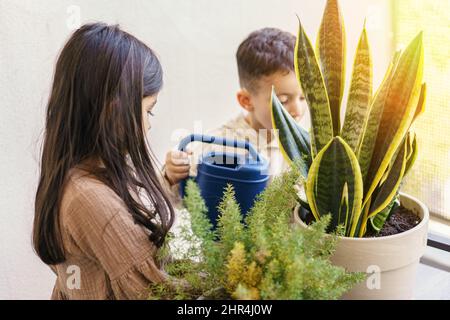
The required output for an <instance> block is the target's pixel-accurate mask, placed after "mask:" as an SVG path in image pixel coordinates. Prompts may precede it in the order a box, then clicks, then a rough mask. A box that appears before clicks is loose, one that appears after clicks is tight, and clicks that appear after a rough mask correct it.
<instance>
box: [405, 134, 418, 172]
mask: <svg viewBox="0 0 450 320" xmlns="http://www.w3.org/2000/svg"><path fill="white" fill-rule="evenodd" d="M409 140H410V144H411V152H410V153H409V154H408V156H407V161H406V168H405V174H404V175H405V176H406V174H407V173H408V172H409V170H410V169H411V167H412V166H413V165H414V162H415V161H416V159H417V153H418V150H417V138H416V134H415V133H411V136H410V137H409Z"/></svg>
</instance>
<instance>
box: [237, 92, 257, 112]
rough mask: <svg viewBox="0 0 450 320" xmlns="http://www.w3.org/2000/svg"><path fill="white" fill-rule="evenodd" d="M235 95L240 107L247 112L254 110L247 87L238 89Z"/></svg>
mask: <svg viewBox="0 0 450 320" xmlns="http://www.w3.org/2000/svg"><path fill="white" fill-rule="evenodd" d="M236 97H237V100H238V102H239V104H240V105H241V107H242V108H244V109H245V110H247V111H248V112H252V111H253V110H254V107H253V103H252V98H251V95H250V93H249V92H248V91H247V89H245V88H243V89H240V90H239V91H238V92H237V94H236Z"/></svg>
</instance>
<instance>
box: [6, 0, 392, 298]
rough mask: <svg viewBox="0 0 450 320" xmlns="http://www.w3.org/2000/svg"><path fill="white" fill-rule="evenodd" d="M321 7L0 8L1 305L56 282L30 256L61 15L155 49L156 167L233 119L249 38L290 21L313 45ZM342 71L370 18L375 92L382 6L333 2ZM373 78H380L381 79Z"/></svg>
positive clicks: (384, 15)
mask: <svg viewBox="0 0 450 320" xmlns="http://www.w3.org/2000/svg"><path fill="white" fill-rule="evenodd" d="M324 4H325V1H324V0H320V1H319V0H314V1H313V0H310V1H307V0H293V1H289V0H284V1H273V0H272V1H269V0H245V1H242V0H227V1H225V0H183V1H175V0H151V1H143V0H134V1H133V0H129V1H118V0H115V1H104V0H101V1H100V0H97V1H87V0H84V1H75V0H73V1H67V0H64V1H61V0H45V1H32V0H0V108H1V109H0V152H1V153H0V156H1V158H0V160H1V161H0V299H47V298H48V297H49V296H50V293H51V289H52V287H53V282H54V276H53V274H52V273H51V272H50V270H49V269H48V267H46V266H45V265H44V264H42V263H41V262H40V260H39V259H38V258H37V257H36V256H35V255H34V253H33V251H32V249H31V226H32V219H33V201H34V192H35V188H36V183H37V177H38V161H39V148H40V138H41V134H42V127H43V120H44V110H45V104H46V99H47V97H48V92H49V86H50V83H51V78H52V72H53V66H54V63H55V59H56V55H57V53H58V51H59V50H60V48H61V47H62V45H63V44H64V42H65V40H66V39H67V37H68V36H69V35H70V33H71V30H70V29H69V28H68V26H67V23H68V22H70V20H68V18H70V17H71V14H70V13H68V12H67V10H68V8H70V7H71V6H73V5H75V6H78V7H79V8H80V10H81V11H80V13H81V15H80V17H81V21H82V23H85V22H91V21H105V22H108V23H119V24H120V25H121V26H122V27H123V28H124V29H125V30H127V31H129V32H131V33H133V34H134V35H136V36H137V37H138V38H140V39H142V40H143V41H144V42H146V43H147V44H149V45H150V46H151V47H152V48H153V49H155V50H156V51H157V52H158V54H159V56H160V58H161V61H162V64H163V68H164V71H165V87H164V91H163V92H162V94H161V96H160V99H159V103H158V106H157V108H156V114H157V116H156V118H155V123H154V125H153V129H152V131H151V133H150V136H151V141H152V145H153V149H154V151H155V153H156V154H157V156H158V157H159V158H160V159H163V155H164V153H165V151H167V149H168V148H170V147H172V146H173V145H174V143H175V141H171V135H172V132H173V131H174V130H175V129H178V128H185V129H187V130H193V129H194V121H196V120H202V121H203V122H202V126H203V128H204V129H208V128H212V127H215V126H217V125H219V124H220V123H221V122H223V121H224V120H225V119H227V118H229V117H230V116H232V115H233V114H234V113H236V112H238V110H239V108H238V107H237V104H236V102H235V95H234V94H235V91H236V89H237V88H238V81H237V70H236V66H235V58H234V54H235V51H236V49H237V46H238V45H239V43H240V41H242V40H243V39H244V38H245V36H246V35H247V34H248V33H250V32H251V31H253V30H255V29H257V28H261V27H265V26H273V27H279V28H282V29H285V30H289V31H292V32H294V33H295V32H296V28H297V20H296V17H295V13H298V14H299V16H300V17H301V19H302V22H303V24H304V26H305V28H306V30H307V32H308V33H309V34H310V37H311V39H315V32H316V30H317V28H318V26H319V23H320V18H321V15H322V10H323V7H324ZM341 5H342V8H343V10H344V18H345V21H346V29H347V38H348V61H349V62H348V66H349V67H348V71H349V72H350V69H351V68H350V66H351V63H352V61H353V52H354V49H355V47H356V43H357V39H358V37H359V33H360V31H361V28H362V23H363V20H364V16H367V17H368V19H369V20H368V29H369V30H368V32H369V37H370V40H371V44H372V52H373V54H374V67H375V69H376V71H375V83H376V84H378V83H379V81H380V79H381V76H382V74H383V71H384V69H385V68H386V66H387V62H388V59H389V57H390V38H389V29H390V26H389V19H388V8H389V0H363V1H355V0H341ZM380 71H381V72H380Z"/></svg>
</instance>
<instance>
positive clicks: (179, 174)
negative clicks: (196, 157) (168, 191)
mask: <svg viewBox="0 0 450 320" xmlns="http://www.w3.org/2000/svg"><path fill="white" fill-rule="evenodd" d="M191 154H192V151H188V152H184V151H178V150H177V151H169V152H168V153H167V155H166V167H165V168H166V170H165V171H166V172H165V173H166V178H167V180H169V182H170V184H171V185H174V184H177V183H179V182H180V181H181V180H183V179H186V178H187V177H188V176H189V169H190V168H191V166H190V164H189V155H191Z"/></svg>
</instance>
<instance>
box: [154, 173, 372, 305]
mask: <svg viewBox="0 0 450 320" xmlns="http://www.w3.org/2000/svg"><path fill="white" fill-rule="evenodd" d="M299 177H300V173H299V170H298V168H297V167H294V168H293V169H292V170H291V171H289V172H286V173H285V174H283V176H281V177H278V178H276V179H274V181H273V182H272V183H271V185H270V186H268V188H267V189H266V190H265V191H264V192H263V193H262V194H261V195H260V196H259V197H258V199H257V201H256V202H255V205H254V207H253V208H252V209H251V211H250V213H249V214H248V216H247V218H246V219H245V223H244V222H243V221H242V218H241V217H242V216H241V213H240V210H239V206H238V204H237V203H236V200H235V195H234V190H233V188H232V187H231V186H228V187H227V188H226V190H225V193H224V196H223V200H222V202H221V204H220V206H219V211H220V213H221V217H220V220H219V223H218V229H217V232H214V231H211V229H210V223H209V219H208V217H207V215H206V212H207V211H206V210H205V206H204V202H203V200H202V199H201V196H200V191H199V189H198V186H197V185H196V184H195V183H193V182H190V183H188V185H187V189H186V190H187V195H186V197H185V199H184V203H185V206H186V208H187V210H188V211H189V213H190V216H191V223H192V231H193V232H192V233H190V232H188V230H184V231H183V232H182V234H181V237H182V238H183V240H184V241H185V243H186V244H188V245H189V247H191V248H193V249H190V250H187V251H186V253H185V255H184V256H183V258H182V259H181V260H173V261H172V262H170V263H168V264H167V266H166V270H167V271H168V273H169V274H170V275H171V276H173V277H179V278H180V277H181V278H183V279H184V280H185V283H184V284H183V285H179V286H175V287H174V286H173V285H172V286H171V287H169V286H170V284H169V283H170V282H167V283H166V284H165V285H158V286H156V288H151V297H153V298H155V297H158V298H163V299H193V298H197V297H198V296H199V295H202V296H204V297H206V298H209V299H211V298H222V299H224V298H234V299H337V298H339V297H340V296H341V295H342V294H343V293H345V292H346V291H348V290H349V289H350V288H351V287H352V286H353V285H354V284H355V283H357V282H359V281H361V280H362V279H363V278H364V276H365V275H364V274H359V273H347V272H346V271H345V270H344V269H343V268H341V267H337V266H333V265H332V264H331V263H330V260H329V258H330V255H331V254H332V252H333V250H334V248H335V245H336V241H337V236H336V235H327V234H326V233H325V229H326V227H327V225H328V223H329V221H330V217H329V216H325V217H324V218H323V219H321V220H320V221H318V222H316V223H314V224H313V225H312V226H311V228H308V229H304V228H300V227H299V226H296V225H294V224H292V223H291V217H292V212H293V208H294V207H295V205H296V203H297V200H296V194H295V192H294V189H293V187H294V185H295V183H296V182H297V181H298V179H299ZM193 234H195V236H194V237H193V236H192V235H193ZM196 255H199V256H201V257H202V258H201V259H198V256H196Z"/></svg>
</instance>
